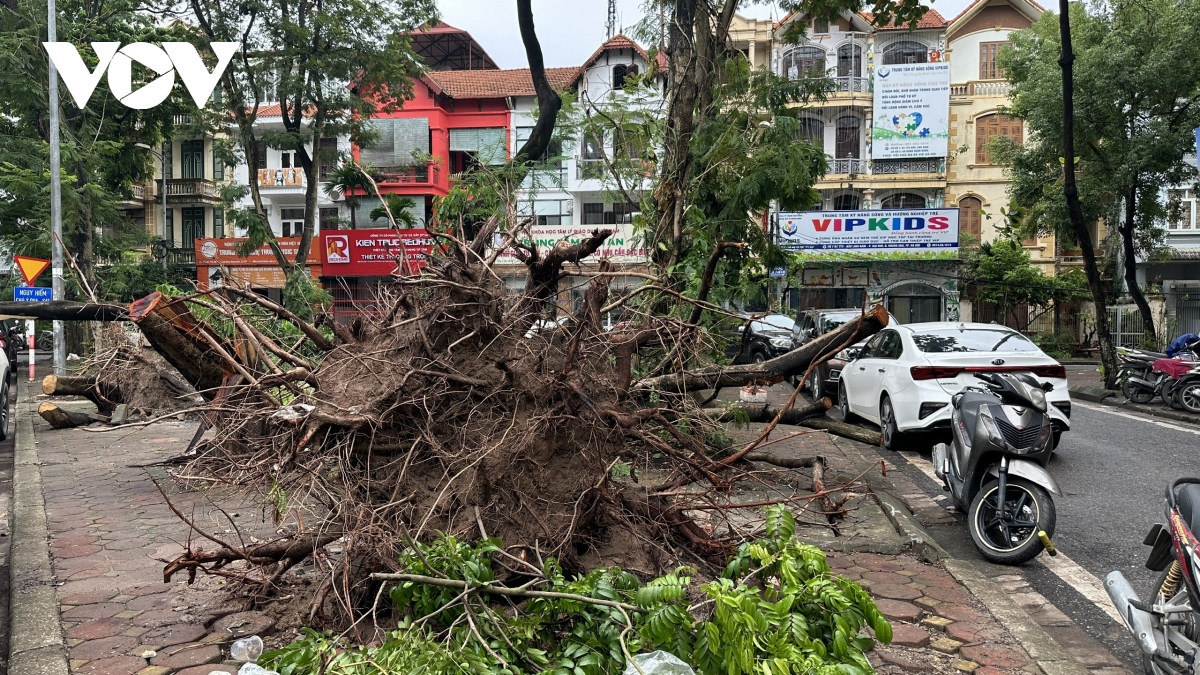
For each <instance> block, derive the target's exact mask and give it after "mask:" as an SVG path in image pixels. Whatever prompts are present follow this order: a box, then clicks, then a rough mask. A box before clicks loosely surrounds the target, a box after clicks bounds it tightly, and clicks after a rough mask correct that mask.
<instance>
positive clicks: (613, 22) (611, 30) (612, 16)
mask: <svg viewBox="0 0 1200 675" xmlns="http://www.w3.org/2000/svg"><path fill="white" fill-rule="evenodd" d="M606 25H607V27H608V39H610V40H611V39H612V37H613V36H614V35H616V34H617V0H608V23H607V24H606Z"/></svg>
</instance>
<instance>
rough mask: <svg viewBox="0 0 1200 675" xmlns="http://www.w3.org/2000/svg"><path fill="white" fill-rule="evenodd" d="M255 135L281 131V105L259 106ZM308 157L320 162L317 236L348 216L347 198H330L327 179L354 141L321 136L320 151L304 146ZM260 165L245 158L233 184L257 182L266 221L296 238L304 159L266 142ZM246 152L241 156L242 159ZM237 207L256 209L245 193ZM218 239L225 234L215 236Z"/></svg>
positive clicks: (300, 217)
mask: <svg viewBox="0 0 1200 675" xmlns="http://www.w3.org/2000/svg"><path fill="white" fill-rule="evenodd" d="M254 130H255V135H256V136H258V137H260V138H261V137H262V136H263V135H264V134H266V133H268V132H272V131H274V132H283V131H285V129H284V126H283V117H282V111H281V109H280V106H279V104H277V103H275V104H269V105H263V106H260V107H259V109H258V113H257V116H256V117H255V120H254ZM305 149H306V150H307V151H308V155H309V157H312V158H313V160H314V162H315V163H316V164H317V180H318V181H319V182H320V183H321V184H320V185H318V186H317V220H316V221H315V229H314V235H315V234H316V233H319V232H320V231H321V230H330V229H332V230H336V229H338V227H339V226H340V225H342V224H344V223H345V222H347V220H346V219H347V218H348V217H349V212H348V211H346V210H345V209H344V208H343V207H344V201H345V200H344V199H341V200H340V201H335V200H334V197H340V195H338V194H337V193H336V192H335V193H334V195H332V196H331V195H330V194H329V190H328V185H327V183H328V180H329V176H330V174H331V173H332V172H333V170H334V169H335V168H336V167H337V165H338V162H339V161H340V159H339V158H340V157H342V156H343V155H349V154H350V137H349V136H347V135H342V136H340V137H338V138H323V139H321V145H320V147H319V148H313V145H312V143H311V142H310V143H309V144H308V145H307V146H306V148H305ZM257 154H258V158H259V159H258V165H257V166H255V167H253V168H251V167H249V166H248V165H247V164H246V162H245V161H244V160H243V161H242V162H240V163H239V164H238V165H237V166H236V167H234V168H233V172H232V174H233V180H234V181H236V182H237V183H238V184H240V185H249V184H250V182H251V181H253V182H254V183H255V184H256V185H257V186H258V192H259V196H260V198H261V199H262V203H263V207H264V208H265V209H266V214H267V222H268V223H269V224H270V226H271V231H272V232H273V233H274V235H275V236H276V237H284V238H287V237H298V236H300V233H301V232H302V231H303V229H304V215H305V213H304V195H305V192H306V191H307V189H308V176H307V174H305V172H304V169H303V168H302V167H301V165H300V159H299V158H298V157H297V154H298V153H297V152H296V151H295V150H290V149H289V150H282V149H278V148H270V147H267V144H266V143H265V142H264V141H259V149H258V153H257ZM244 156H245V155H244V153H243V157H244ZM238 207H239V208H243V209H246V208H252V207H253V201H252V199H251V198H250V195H249V193H247V194H246V195H245V196H244V197H243V198H242V199H241V201H240V202H239V203H238ZM230 232H231V233H232V234H234V235H235V236H245V233H244V232H233V231H232V229H231V230H230ZM212 236H214V237H218V238H219V237H220V236H224V235H223V234H216V233H214V234H213V235H212Z"/></svg>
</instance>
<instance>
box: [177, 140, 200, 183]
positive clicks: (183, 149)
mask: <svg viewBox="0 0 1200 675" xmlns="http://www.w3.org/2000/svg"><path fill="white" fill-rule="evenodd" d="M179 151H180V152H179V154H180V162H179V174H180V176H182V177H183V178H204V141H200V140H196V141H184V142H182V143H180V144H179Z"/></svg>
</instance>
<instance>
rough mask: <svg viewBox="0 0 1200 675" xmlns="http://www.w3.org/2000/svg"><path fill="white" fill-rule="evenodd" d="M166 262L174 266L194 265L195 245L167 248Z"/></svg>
mask: <svg viewBox="0 0 1200 675" xmlns="http://www.w3.org/2000/svg"><path fill="white" fill-rule="evenodd" d="M167 264H168V265H172V266H175V267H195V266H196V247H195V246H192V247H191V248H188V247H183V248H169V249H167Z"/></svg>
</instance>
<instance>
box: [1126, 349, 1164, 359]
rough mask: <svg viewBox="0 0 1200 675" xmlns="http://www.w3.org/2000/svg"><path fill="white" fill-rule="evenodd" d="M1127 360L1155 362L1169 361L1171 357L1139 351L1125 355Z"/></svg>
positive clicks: (1160, 353) (1159, 353)
mask: <svg viewBox="0 0 1200 675" xmlns="http://www.w3.org/2000/svg"><path fill="white" fill-rule="evenodd" d="M1127 356H1128V357H1129V358H1132V359H1137V360H1138V361H1157V360H1159V359H1169V358H1171V357H1169V356H1167V355H1166V354H1163V353H1162V352H1147V351H1143V350H1141V349H1139V350H1137V351H1135V352H1131V353H1129V354H1127Z"/></svg>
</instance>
